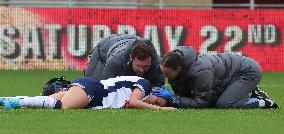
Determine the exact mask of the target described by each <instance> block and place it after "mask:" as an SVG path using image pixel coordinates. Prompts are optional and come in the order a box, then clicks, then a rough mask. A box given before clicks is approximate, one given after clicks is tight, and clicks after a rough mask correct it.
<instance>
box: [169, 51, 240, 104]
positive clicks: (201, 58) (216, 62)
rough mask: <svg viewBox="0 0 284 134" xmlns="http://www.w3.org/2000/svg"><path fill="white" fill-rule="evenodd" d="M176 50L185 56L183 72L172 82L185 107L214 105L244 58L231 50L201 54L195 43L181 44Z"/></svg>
mask: <svg viewBox="0 0 284 134" xmlns="http://www.w3.org/2000/svg"><path fill="white" fill-rule="evenodd" d="M173 51H174V52H176V53H177V54H179V56H180V57H181V58H182V61H183V72H182V73H181V75H180V76H178V77H177V78H176V79H174V80H170V81H169V83H170V84H171V86H172V89H173V91H174V92H175V94H176V95H178V96H180V101H181V103H180V104H181V107H183V108H205V107H211V106H213V105H214V103H215V102H216V100H217V99H218V97H219V96H220V94H221V93H222V92H223V91H224V89H225V87H226V85H228V84H229V83H230V82H232V81H233V80H234V78H235V76H236V75H237V74H238V70H239V69H240V65H241V61H242V59H243V57H241V56H238V55H234V54H231V53H220V54H217V55H207V56H205V55H198V54H197V53H196V52H195V50H194V49H193V48H192V47H191V46H179V47H177V48H176V49H175V50H173Z"/></svg>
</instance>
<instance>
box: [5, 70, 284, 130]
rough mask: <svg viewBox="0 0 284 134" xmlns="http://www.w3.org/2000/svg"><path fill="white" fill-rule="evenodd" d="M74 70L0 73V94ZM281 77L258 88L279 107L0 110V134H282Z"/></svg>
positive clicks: (29, 89) (38, 85)
mask: <svg viewBox="0 0 284 134" xmlns="http://www.w3.org/2000/svg"><path fill="white" fill-rule="evenodd" d="M61 75H63V76H65V77H66V78H67V79H74V78H76V77H79V76H82V75H83V73H82V72H74V71H38V70H37V71H3V70H0V83H1V87H0V96H16V95H28V96H35V95H39V94H40V92H41V89H42V87H43V85H44V83H45V82H46V81H47V80H49V79H50V78H52V77H58V76H61ZM283 84H284V73H264V74H263V79H262V82H261V85H260V86H261V88H262V89H264V90H265V91H267V92H268V93H269V95H270V96H271V97H272V98H273V99H275V100H276V101H277V102H278V103H279V105H280V109H270V110H263V109H249V110H240V109H228V110H224V109H184V110H177V111H161V110H141V109H107V110H90V109H81V110H50V109H17V110H11V111H7V110H4V109H3V108H2V107H0V134H60V133H64V134H79V133H82V134H87V133H94V134H283V133H284V109H283V107H284V105H283V104H284V90H283V89H284V85H283Z"/></svg>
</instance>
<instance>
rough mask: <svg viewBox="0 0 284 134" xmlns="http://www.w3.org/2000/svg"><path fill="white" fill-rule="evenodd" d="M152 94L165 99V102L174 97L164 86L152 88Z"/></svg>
mask: <svg viewBox="0 0 284 134" xmlns="http://www.w3.org/2000/svg"><path fill="white" fill-rule="evenodd" d="M152 94H153V95H155V96H158V97H162V98H165V99H167V100H170V99H172V98H174V97H175V94H173V93H172V92H171V91H170V90H169V89H167V87H166V86H161V87H159V88H157V87H154V90H152Z"/></svg>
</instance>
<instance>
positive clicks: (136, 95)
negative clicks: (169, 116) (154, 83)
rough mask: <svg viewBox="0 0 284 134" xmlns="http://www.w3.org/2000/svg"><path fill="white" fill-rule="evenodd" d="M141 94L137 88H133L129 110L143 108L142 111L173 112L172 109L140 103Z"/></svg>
mask: <svg viewBox="0 0 284 134" xmlns="http://www.w3.org/2000/svg"><path fill="white" fill-rule="evenodd" d="M142 98H143V93H142V91H141V90H140V89H139V87H135V88H134V89H133V92H132V95H131V97H130V100H129V107H131V108H143V109H166V110H174V109H175V108H173V107H160V106H157V105H152V104H148V103H146V102H143V101H142Z"/></svg>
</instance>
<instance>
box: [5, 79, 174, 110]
mask: <svg viewBox="0 0 284 134" xmlns="http://www.w3.org/2000/svg"><path fill="white" fill-rule="evenodd" d="M51 85H53V86H52V87H54V86H55V87H56V84H55V85H54V83H52V84H51ZM151 91H152V86H151V84H150V82H149V81H148V80H145V79H143V78H140V77H137V76H120V77H116V78H109V79H107V80H101V81H97V80H95V79H92V78H89V77H81V78H78V79H75V80H74V81H73V82H72V83H71V84H70V85H68V88H66V89H65V90H59V91H58V92H55V93H54V94H51V95H49V96H35V97H28V96H16V97H0V105H4V108H5V109H8V110H9V109H17V108H51V109H82V108H94V109H104V108H143V109H166V110H174V109H176V108H173V107H167V100H166V99H163V98H161V97H157V96H154V95H151Z"/></svg>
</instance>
